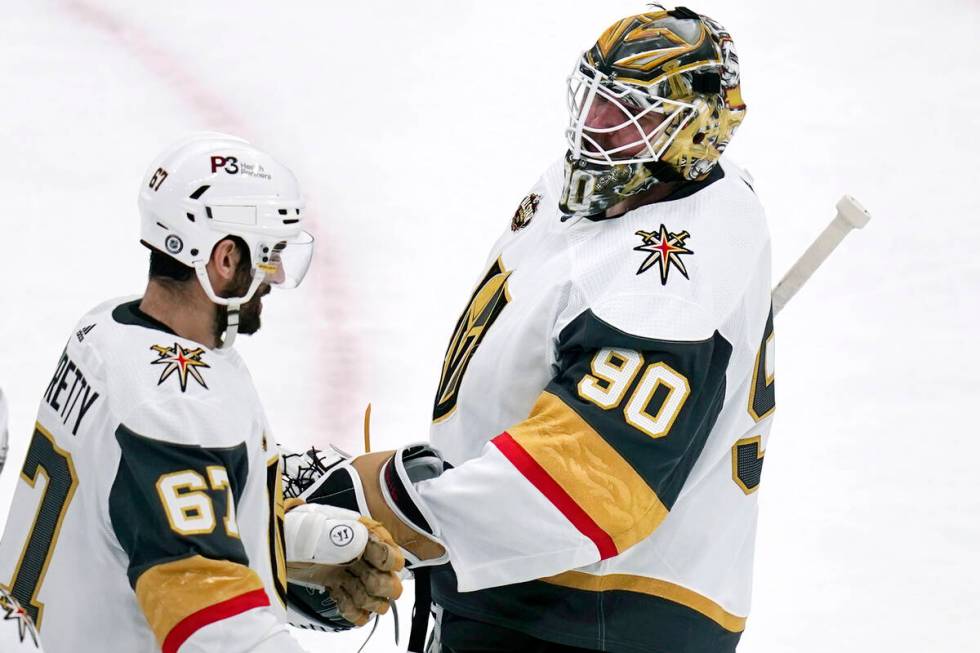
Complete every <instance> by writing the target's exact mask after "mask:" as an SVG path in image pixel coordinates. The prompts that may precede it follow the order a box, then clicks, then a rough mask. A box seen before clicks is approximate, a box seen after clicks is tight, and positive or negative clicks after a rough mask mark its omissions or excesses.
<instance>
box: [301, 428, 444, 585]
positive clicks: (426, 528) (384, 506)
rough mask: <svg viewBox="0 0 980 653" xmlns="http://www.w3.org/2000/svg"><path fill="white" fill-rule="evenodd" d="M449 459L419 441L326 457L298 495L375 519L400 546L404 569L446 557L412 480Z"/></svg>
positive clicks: (439, 469) (431, 472) (426, 476)
mask: <svg viewBox="0 0 980 653" xmlns="http://www.w3.org/2000/svg"><path fill="white" fill-rule="evenodd" d="M448 468H449V464H448V463H446V462H444V461H443V459H442V457H441V456H440V455H439V452H437V451H436V450H435V449H433V448H431V447H429V446H428V445H425V444H416V445H409V446H406V447H402V448H401V449H398V450H396V451H379V452H376V453H369V454H365V455H363V456H357V457H356V458H351V459H348V460H340V461H330V464H329V466H328V467H327V469H326V471H325V472H324V473H323V474H322V475H321V476H320V477H319V478H317V479H316V480H315V481H314V482H313V483H312V484H309V485H308V487H307V488H306V489H305V491H304V492H303V493H302V494H301V495H300V497H301V498H302V499H304V500H305V501H307V502H308V503H311V504H320V505H324V504H325V505H332V506H337V507H340V508H346V509H348V510H353V511H355V512H358V513H360V514H361V515H364V516H366V517H370V518H372V519H376V520H378V521H379V522H381V524H382V525H383V526H384V527H385V528H386V529H387V531H388V532H389V533H391V536H392V538H394V541H395V542H396V543H397V544H398V546H399V547H401V551H402V553H403V554H404V556H405V561H406V566H407V567H408V568H409V569H412V568H415V567H424V566H430V565H439V564H442V563H444V562H447V561H448V560H449V556H448V554H447V553H446V548H445V546H444V545H443V543H442V541H441V539H440V532H439V528H438V523H437V522H436V520H435V518H434V517H433V515H432V514H431V513H430V512H429V510H428V508H427V507H426V506H425V504H424V503H423V501H422V499H421V497H419V495H418V493H417V492H416V490H415V486H414V484H415V483H418V482H420V481H424V480H428V479H430V478H435V477H437V476H439V475H441V474H442V473H443V472H444V471H445V470H446V469H448Z"/></svg>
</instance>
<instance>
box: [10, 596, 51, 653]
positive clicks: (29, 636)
mask: <svg viewBox="0 0 980 653" xmlns="http://www.w3.org/2000/svg"><path fill="white" fill-rule="evenodd" d="M41 650H42V649H41V638H40V636H38V634H37V629H36V628H35V627H34V622H33V621H32V620H31V617H30V615H29V614H28V613H27V610H25V609H24V608H22V607H21V606H20V604H19V603H17V600H16V599H15V598H14V597H12V596H11V595H10V594H8V593H7V591H6V590H5V589H3V588H2V587H0V651H3V653H26V652H27V651H33V652H34V653H38V652H39V651H41Z"/></svg>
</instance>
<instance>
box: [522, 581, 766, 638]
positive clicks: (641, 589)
mask: <svg viewBox="0 0 980 653" xmlns="http://www.w3.org/2000/svg"><path fill="white" fill-rule="evenodd" d="M541 580H542V581H544V582H546V583H550V584H551V585H560V586H561V587H571V588H573V589H579V590H587V591H589V592H603V591H606V590H623V591H626V592H637V593H639V594H646V595H648V596H656V597H658V598H661V599H667V600H668V601H673V602H674V603H678V604H680V605H683V606H684V607H686V608H690V609H691V610H694V611H696V612H700V613H701V614H703V615H704V616H706V617H708V618H709V619H711V620H712V621H714V622H715V623H716V624H718V625H719V626H721V627H722V628H724V629H725V630H727V631H729V632H733V633H740V632H742V631H743V630H745V621H746V618H745V617H739V616H736V615H734V614H732V613H730V612H728V611H727V610H725V609H724V608H723V607H721V606H720V605H718V604H717V603H715V602H714V601H712V600H711V599H709V598H708V597H706V596H702V595H701V594H698V593H697V592H695V591H693V590H689V589H688V588H686V587H681V586H680V585H675V584H674V583H668V582H667V581H665V580H660V579H657V578H646V577H644V576H633V575H631V574H608V575H605V576H597V575H595V574H586V573H583V572H581V571H566V572H565V573H563V574H558V575H557V576H551V577H549V578H542V579H541Z"/></svg>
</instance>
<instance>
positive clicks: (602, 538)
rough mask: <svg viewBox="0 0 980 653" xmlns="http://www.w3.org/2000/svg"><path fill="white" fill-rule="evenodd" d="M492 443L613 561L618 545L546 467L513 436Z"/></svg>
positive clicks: (602, 553) (506, 436)
mask: <svg viewBox="0 0 980 653" xmlns="http://www.w3.org/2000/svg"><path fill="white" fill-rule="evenodd" d="M492 442H493V443H494V445H496V447H497V449H499V450H500V453H502V454H503V455H504V457H505V458H507V460H509V461H510V462H511V464H512V465H514V467H516V468H517V470H518V471H519V472H520V473H521V474H523V475H524V477H525V478H526V479H527V480H529V481H530V482H531V484H532V485H533V486H534V487H536V488H537V489H538V491H539V492H541V494H543V495H544V496H545V497H547V499H548V500H549V501H551V503H552V504H554V506H555V507H556V508H558V510H559V511H560V512H561V514H563V515H564V516H565V518H566V519H567V520H568V521H570V522H571V523H572V525H573V526H575V528H577V529H578V530H579V532H581V533H582V535H585V536H586V537H587V538H589V539H590V540H592V542H594V543H595V545H596V548H598V549H599V555H600V556H601V558H602V559H603V560H605V559H606V558H611V557H613V556H615V555H616V554H617V553H619V551H617V550H616V544H615V543H614V542H613V539H612V537H610V536H609V534H608V533H606V532H605V531H604V530H602V528H600V527H599V525H598V524H597V523H596V522H595V520H593V519H592V518H591V517H590V516H589V515H588V513H587V512H585V510H583V509H582V507H581V506H579V505H578V504H577V503H575V500H574V499H572V497H571V496H569V494H568V492H565V490H564V489H563V488H562V487H561V485H559V484H558V483H557V482H556V481H555V479H553V478H552V477H551V476H550V475H549V474H548V472H547V471H545V469H544V467H542V466H541V465H539V464H538V462H537V461H536V460H535V459H534V458H533V457H532V456H531V454H529V453H528V452H527V450H525V449H524V447H522V446H521V445H520V444H519V443H518V442H517V441H516V440H514V438H512V437H511V435H510V433H508V432H506V431H504V432H503V433H501V434H500V435H498V436H497V437H495V438H494V439H493V440H492Z"/></svg>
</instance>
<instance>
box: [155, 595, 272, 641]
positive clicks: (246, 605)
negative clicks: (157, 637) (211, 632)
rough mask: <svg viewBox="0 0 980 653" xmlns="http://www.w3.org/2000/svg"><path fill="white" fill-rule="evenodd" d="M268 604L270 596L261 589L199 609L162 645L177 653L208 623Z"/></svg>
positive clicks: (168, 635)
mask: <svg viewBox="0 0 980 653" xmlns="http://www.w3.org/2000/svg"><path fill="white" fill-rule="evenodd" d="M267 605H269V597H268V596H266V593H265V590H264V589H259V590H253V591H251V592H246V593H245V594H239V595H238V596H235V597H233V598H230V599H228V600H227V601H222V602H221V603H215V604H214V605H212V606H209V607H207V608H204V609H203V610H198V611H197V612H195V613H193V614H190V615H188V616H187V617H185V618H184V619H183V621H181V622H180V623H178V624H177V625H176V626H174V627H173V630H171V631H170V632H169V633H168V634H167V638H166V639H165V640H164V641H163V646H162V647H161V648H162V650H163V653H177V650H178V649H179V648H180V647H181V646H182V645H183V644H184V642H186V641H187V640H188V638H190V636H191V635H193V634H194V633H196V632H197V631H198V630H200V629H201V628H203V627H204V626H207V625H208V624H213V623H215V622H216V621H221V620H222V619H228V618H229V617H234V616H235V615H237V614H241V613H243V612H245V611H246V610H251V609H252V608H262V607H265V606H267Z"/></svg>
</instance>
